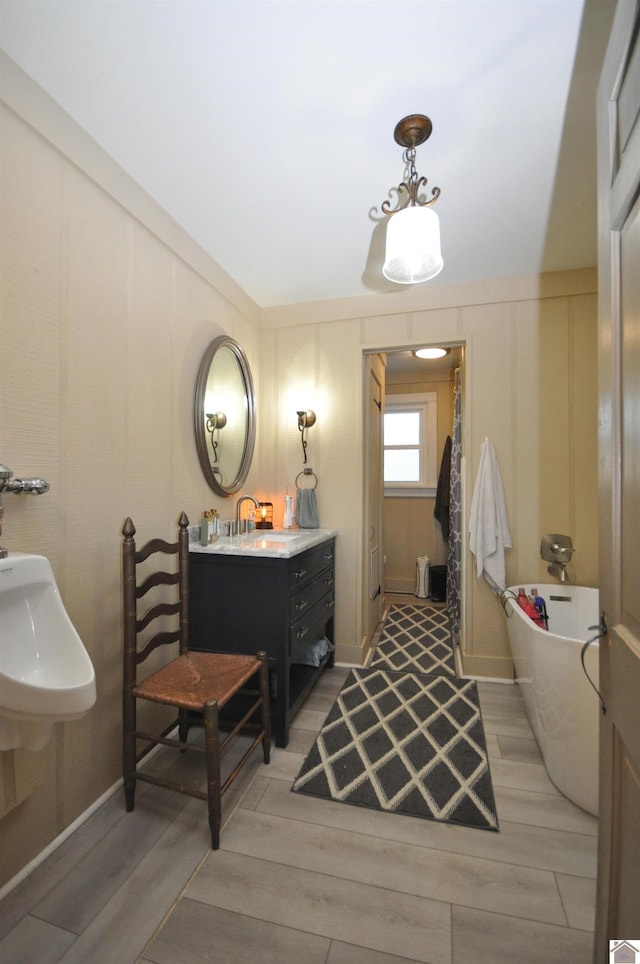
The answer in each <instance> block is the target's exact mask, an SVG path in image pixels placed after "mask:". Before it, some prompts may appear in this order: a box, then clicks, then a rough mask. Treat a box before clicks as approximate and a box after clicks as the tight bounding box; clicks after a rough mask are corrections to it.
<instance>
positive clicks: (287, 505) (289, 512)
mask: <svg viewBox="0 0 640 964" xmlns="http://www.w3.org/2000/svg"><path fill="white" fill-rule="evenodd" d="M292 526H293V496H291V495H285V497H284V517H283V519H282V528H283V529H290V528H291V527H292Z"/></svg>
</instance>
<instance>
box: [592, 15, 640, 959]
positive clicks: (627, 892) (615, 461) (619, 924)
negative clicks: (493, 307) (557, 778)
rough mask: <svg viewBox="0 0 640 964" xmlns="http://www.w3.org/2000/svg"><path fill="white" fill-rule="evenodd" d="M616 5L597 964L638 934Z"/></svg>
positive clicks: (607, 197)
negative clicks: (615, 944)
mask: <svg viewBox="0 0 640 964" xmlns="http://www.w3.org/2000/svg"><path fill="white" fill-rule="evenodd" d="M638 18H639V5H638V4H637V3H636V2H629V0H621V2H619V3H618V8H617V11H616V16H615V20H614V23H613V27H612V32H611V38H610V42H609V48H608V51H607V56H606V58H605V63H604V68H603V73H602V78H601V82H600V88H599V92H598V195H599V228H598V233H599V256H598V261H599V288H600V305H599V446H600V457H599V462H600V480H599V487H600V588H601V609H602V610H603V611H604V614H605V619H606V623H607V626H608V636H607V638H606V639H605V640H602V641H601V647H600V685H601V690H602V693H603V696H604V701H605V704H606V713H605V714H604V715H603V716H602V717H601V739H600V840H599V863H598V901H597V914H596V937H595V948H594V962H595V964H603V962H605V961H609V943H608V942H609V941H610V940H620V939H623V940H626V939H636V940H637V939H638V937H639V936H640V198H639V194H640V120H639V119H638V118H639V113H640V44H638V43H637V31H638V26H639V19H638Z"/></svg>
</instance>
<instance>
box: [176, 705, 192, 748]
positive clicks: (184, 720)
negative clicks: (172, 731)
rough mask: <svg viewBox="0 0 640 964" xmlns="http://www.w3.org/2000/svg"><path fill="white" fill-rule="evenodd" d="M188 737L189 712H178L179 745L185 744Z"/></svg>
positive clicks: (182, 710) (181, 710)
mask: <svg viewBox="0 0 640 964" xmlns="http://www.w3.org/2000/svg"><path fill="white" fill-rule="evenodd" d="M188 736H189V710H184V709H180V710H178V739H179V740H180V742H181V743H186V742H187V737H188ZM182 752H183V753H184V752H185V751H184V750H183V751H182Z"/></svg>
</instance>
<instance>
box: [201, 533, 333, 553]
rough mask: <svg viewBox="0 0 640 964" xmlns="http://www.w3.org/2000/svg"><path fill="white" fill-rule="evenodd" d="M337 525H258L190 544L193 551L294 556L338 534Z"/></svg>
mask: <svg viewBox="0 0 640 964" xmlns="http://www.w3.org/2000/svg"><path fill="white" fill-rule="evenodd" d="M337 534H338V533H337V531H336V530H335V529H254V530H253V531H251V532H247V533H244V534H243V535H240V536H219V537H218V539H217V540H216V542H212V543H211V545H208V546H201V545H200V543H199V542H191V543H190V544H189V552H200V553H204V554H205V555H212V556H219V555H221V556H253V557H262V556H264V557H266V558H271V559H291V557H292V556H297V555H298V554H299V553H301V552H304V551H305V549H311V548H312V547H313V546H317V545H319V544H320V543H321V542H324V541H325V540H326V539H332V538H334V537H335V536H336V535H337Z"/></svg>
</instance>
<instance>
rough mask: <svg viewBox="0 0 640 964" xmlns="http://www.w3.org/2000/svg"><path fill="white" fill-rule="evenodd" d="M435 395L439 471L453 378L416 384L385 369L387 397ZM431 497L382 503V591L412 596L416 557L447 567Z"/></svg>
mask: <svg viewBox="0 0 640 964" xmlns="http://www.w3.org/2000/svg"><path fill="white" fill-rule="evenodd" d="M418 392H435V393H436V395H437V397H438V429H437V431H438V436H437V443H436V449H437V452H438V471H439V469H440V463H441V460H442V451H443V449H444V444H445V441H446V438H447V435H451V434H452V431H453V379H452V376H451V374H450V373H449V372H443V373H442V374H441V375H440V377H438V378H433V379H431V380H426V379H425V380H424V381H415V380H414V379H413V378H411V377H408V376H407V375H406V374H404V375H403V374H402V373H399V374H396V375H392V374H391V373H390V371H389V369H388V368H387V385H386V394H387V397H388V398H389V397H392V396H393V395H398V394H403V393H407V394H415V393H418ZM435 501H436V500H435V497H434V498H419V499H418V498H400V497H397V498H396V497H391V496H389V497H387V498H385V499H384V500H383V503H384V508H383V529H384V555H385V568H384V588H385V591H386V592H405V593H406V592H409V593H413V592H414V590H415V586H416V558H417V556H428V557H429V561H430V564H431V565H432V566H436V565H446V562H447V544H446V543H445V542H444V541H443V539H442V530H441V529H440V525H439V523H438V522H436V520H435V519H434V516H433V509H434V506H435Z"/></svg>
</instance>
